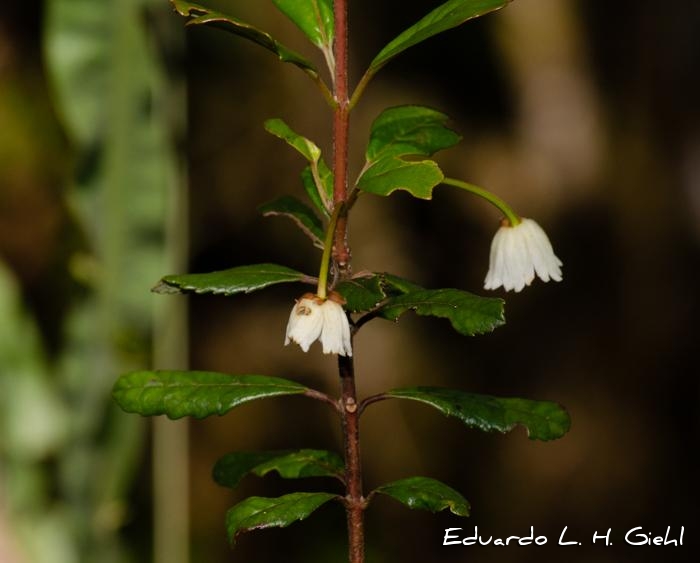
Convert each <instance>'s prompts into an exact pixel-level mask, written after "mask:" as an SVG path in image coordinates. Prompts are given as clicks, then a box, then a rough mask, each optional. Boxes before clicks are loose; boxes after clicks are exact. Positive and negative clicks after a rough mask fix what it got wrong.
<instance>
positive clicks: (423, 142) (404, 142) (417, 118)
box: [366, 106, 461, 163]
mask: <svg viewBox="0 0 700 563" xmlns="http://www.w3.org/2000/svg"><path fill="white" fill-rule="evenodd" d="M448 120H449V117H448V116H447V115H445V114H444V113H441V112H439V111H437V110H434V109H432V108H429V107H425V106H398V107H392V108H388V109H386V110H384V111H383V112H382V113H381V114H380V115H379V117H377V119H375V120H374V123H372V129H371V132H370V139H369V144H368V145H367V153H366V158H367V162H369V163H372V162H375V161H377V160H379V159H380V158H386V157H388V156H407V155H416V156H432V155H433V154H435V153H436V152H437V151H440V150H443V149H446V148H449V147H452V146H454V145H456V144H457V143H458V142H459V141H460V140H461V136H460V135H459V134H457V133H455V132H454V131H453V130H452V129H449V128H448V127H447V126H446V124H447V122H448Z"/></svg>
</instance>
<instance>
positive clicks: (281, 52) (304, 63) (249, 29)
mask: <svg viewBox="0 0 700 563" xmlns="http://www.w3.org/2000/svg"><path fill="white" fill-rule="evenodd" d="M170 2H171V3H172V5H173V7H174V8H175V10H176V11H177V12H178V13H179V14H180V15H182V16H185V17H189V18H190V19H189V20H188V21H187V25H209V26H212V27H218V28H219V29H223V30H225V31H229V32H231V33H233V34H235V35H238V36H240V37H244V38H246V39H249V40H250V41H253V42H254V43H257V44H258V45H260V46H261V47H264V48H265V49H267V50H268V51H271V52H273V53H274V54H275V55H277V57H278V58H279V60H281V61H282V62H285V63H291V64H293V65H296V66H298V67H299V68H301V69H302V70H303V71H305V72H306V73H308V74H311V75H312V76H314V77H316V76H317V75H318V71H317V70H316V68H315V67H314V65H313V64H312V63H311V62H310V61H309V60H307V59H306V58H304V57H303V56H301V55H300V54H299V53H296V52H294V51H292V50H291V49H289V48H288V47H285V46H284V45H282V43H280V42H279V41H277V40H276V39H274V38H273V37H272V36H271V35H270V34H269V33H267V32H265V31H262V30H260V29H258V28H256V27H254V26H252V25H250V24H249V23H246V22H243V21H241V20H239V19H237V18H234V17H233V16H229V15H226V14H222V13H221V12H217V11H216V10H212V9H210V8H206V7H204V6H200V5H199V4H194V3H192V2H186V1H185V0H170Z"/></svg>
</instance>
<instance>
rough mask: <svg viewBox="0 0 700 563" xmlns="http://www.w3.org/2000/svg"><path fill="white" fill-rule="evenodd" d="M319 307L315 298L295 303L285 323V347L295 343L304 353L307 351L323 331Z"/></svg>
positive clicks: (304, 298) (302, 299)
mask: <svg viewBox="0 0 700 563" xmlns="http://www.w3.org/2000/svg"><path fill="white" fill-rule="evenodd" d="M321 307H322V305H321V304H320V303H318V302H317V298H316V297H302V298H301V299H299V300H298V301H297V302H296V303H295V305H294V307H293V308H292V312H291V314H290V315H289V321H288V322H287V334H286V337H285V339H284V345H285V346H287V345H288V344H289V343H290V342H296V343H297V344H298V345H299V346H301V349H302V350H303V351H304V352H308V351H309V347H310V346H311V344H313V342H314V341H315V340H317V339H318V337H319V336H320V335H321V331H322V329H323V322H324V316H323V311H322V310H321Z"/></svg>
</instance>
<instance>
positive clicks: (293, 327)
mask: <svg viewBox="0 0 700 563" xmlns="http://www.w3.org/2000/svg"><path fill="white" fill-rule="evenodd" d="M341 299H342V298H341V297H340V296H339V295H337V294H335V293H331V295H330V296H329V297H328V299H322V298H320V297H319V296H318V295H314V294H313V293H306V294H304V295H302V296H301V298H300V299H298V300H297V302H296V304H295V305H294V307H293V308H292V312H291V314H290V315H289V322H288V323H287V335H286V338H285V340H284V345H285V346H286V345H288V344H289V343H290V342H296V343H297V344H298V345H299V346H301V349H302V350H303V351H304V352H308V351H309V347H310V346H311V344H313V343H314V341H316V340H319V339H320V341H321V346H323V353H324V354H340V355H341V356H352V343H351V340H350V323H349V322H348V317H347V315H346V314H345V310H344V309H343V306H342V305H341V304H340V300H341Z"/></svg>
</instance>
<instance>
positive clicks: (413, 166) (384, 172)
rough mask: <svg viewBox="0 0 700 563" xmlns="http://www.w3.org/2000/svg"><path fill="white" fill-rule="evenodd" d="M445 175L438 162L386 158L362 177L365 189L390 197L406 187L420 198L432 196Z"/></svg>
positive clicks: (362, 187)
mask: <svg viewBox="0 0 700 563" xmlns="http://www.w3.org/2000/svg"><path fill="white" fill-rule="evenodd" d="M444 178H445V176H444V174H443V173H442V171H441V170H440V168H439V167H438V165H437V163H436V162H433V161H432V160H423V161H419V162H413V161H406V160H402V159H401V158H398V157H388V158H383V159H380V160H379V161H377V162H376V163H375V164H373V165H372V166H371V167H370V168H369V169H367V171H366V172H365V173H364V174H363V175H362V177H361V178H360V179H359V180H358V182H357V186H358V187H359V188H360V189H361V190H362V191H364V192H369V193H372V194H375V195H382V196H387V195H390V194H392V193H393V192H395V191H396V190H405V191H407V192H409V193H410V194H411V195H412V196H414V197H417V198H420V199H431V198H432V197H433V188H434V187H435V186H437V185H438V184H440V182H442V180H443V179H444Z"/></svg>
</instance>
